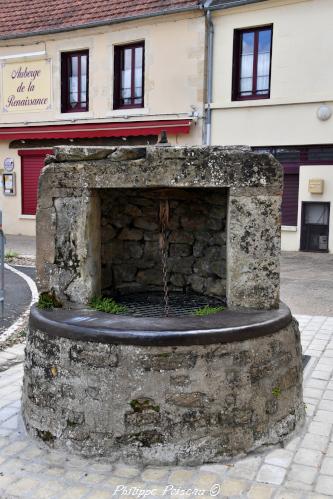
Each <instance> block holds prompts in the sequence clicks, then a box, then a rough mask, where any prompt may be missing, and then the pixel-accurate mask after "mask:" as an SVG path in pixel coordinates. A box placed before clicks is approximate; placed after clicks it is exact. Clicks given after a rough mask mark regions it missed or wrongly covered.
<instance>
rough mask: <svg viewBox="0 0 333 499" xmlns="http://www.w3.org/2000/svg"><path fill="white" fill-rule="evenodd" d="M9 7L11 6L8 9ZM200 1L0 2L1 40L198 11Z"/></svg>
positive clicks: (62, 0)
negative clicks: (184, 10) (150, 16)
mask: <svg viewBox="0 0 333 499" xmlns="http://www.w3.org/2000/svg"><path fill="white" fill-rule="evenodd" d="M9 3H10V5H8V4H9ZM200 3H201V2H200V0H131V1H128V0H93V1H92V0H48V1H47V2H45V0H12V1H11V2H8V0H0V38H15V36H22V35H25V34H38V33H45V32H46V31H49V30H50V31H62V30H67V29H71V28H78V27H80V26H85V25H89V24H90V23H94V22H100V23H101V24H102V23H103V22H105V23H106V24H107V23H108V22H110V21H111V22H112V21H117V20H121V19H127V18H131V17H136V16H141V15H142V16H144V15H150V14H159V13H160V14H162V13H165V12H172V11H174V10H178V9H183V8H185V9H186V8H189V9H191V8H198V7H199V5H200Z"/></svg>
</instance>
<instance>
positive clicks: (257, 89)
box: [232, 26, 273, 100]
mask: <svg viewBox="0 0 333 499" xmlns="http://www.w3.org/2000/svg"><path fill="white" fill-rule="evenodd" d="M272 32H273V27H272V26H263V27H260V28H252V29H245V30H235V36H234V65H233V89H232V100H246V99H269V97H270V84H271V58H272Z"/></svg>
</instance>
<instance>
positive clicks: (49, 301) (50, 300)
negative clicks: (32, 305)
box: [37, 293, 62, 310]
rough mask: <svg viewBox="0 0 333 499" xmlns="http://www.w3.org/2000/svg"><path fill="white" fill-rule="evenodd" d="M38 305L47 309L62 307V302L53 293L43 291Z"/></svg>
mask: <svg viewBox="0 0 333 499" xmlns="http://www.w3.org/2000/svg"><path fill="white" fill-rule="evenodd" d="M37 307H38V308H40V309H42V310H47V309H51V308H61V307H62V304H61V303H60V301H59V300H57V298H56V297H55V296H54V295H52V294H51V293H41V294H40V295H39V300H38V302H37Z"/></svg>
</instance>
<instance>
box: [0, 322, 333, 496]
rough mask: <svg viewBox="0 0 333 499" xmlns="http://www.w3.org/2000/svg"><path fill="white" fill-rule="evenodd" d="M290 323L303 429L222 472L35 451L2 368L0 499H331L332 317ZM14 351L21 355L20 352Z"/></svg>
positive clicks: (13, 370)
mask: <svg viewBox="0 0 333 499" xmlns="http://www.w3.org/2000/svg"><path fill="white" fill-rule="evenodd" d="M297 319H298V320H299V322H300V327H301V330H302V343H303V351H304V353H305V354H307V355H311V359H310V361H309V363H308V365H307V367H306V369H305V373H304V377H305V380H304V395H305V402H306V406H307V407H306V411H307V423H306V427H305V428H304V430H303V431H302V434H301V435H298V436H296V437H295V438H294V439H293V440H292V441H291V442H290V443H289V444H288V445H287V446H286V447H285V448H279V449H274V450H270V451H267V452H265V453H262V454H255V455H252V456H249V457H247V458H245V459H242V460H239V461H236V462H234V463H228V464H226V465H205V466H201V467H197V468H187V467H183V466H182V467H160V468H156V467H147V468H145V469H144V470H142V469H139V468H137V467H135V466H128V465H122V464H115V465H111V464H108V463H105V462H98V461H97V460H91V459H89V460H88V459H83V458H80V457H77V456H74V455H72V454H70V453H68V454H64V453H62V452H59V451H53V450H49V449H46V448H40V447H39V446H38V445H37V444H36V443H35V442H34V441H32V440H31V439H30V438H29V437H27V436H26V435H25V434H24V431H23V429H22V427H20V429H18V419H19V418H18V415H19V410H20V392H21V383H22V372H23V366H22V364H20V365H14V366H13V367H10V368H9V369H8V370H6V371H4V372H2V373H0V497H1V498H2V499H9V498H21V497H22V498H25V497H26V498H31V499H32V498H33V499H38V498H42V499H46V498H53V499H65V498H67V499H75V498H96V499H103V498H111V497H122V498H128V497H144V495H143V494H146V496H145V497H150V498H155V497H176V498H180V497H196V496H198V495H199V494H198V492H197V493H195V491H194V489H197V491H200V492H202V491H205V492H202V494H203V495H202V494H201V493H200V495H199V496H200V497H206V498H209V497H222V498H234V499H236V498H237V499H240V498H248V499H273V498H274V499H325V498H326V499H327V498H328V497H333V374H332V373H333V317H331V318H330V317H311V316H298V317H297ZM14 348H16V349H17V353H18V354H19V355H20V354H22V352H23V346H18V347H14ZM6 353H7V355H8V351H6V352H3V354H4V355H5V354H6ZM9 354H13V350H10V351H9ZM18 359H19V360H20V358H18ZM16 360H17V358H16ZM16 360H15V357H14V359H12V362H13V363H14V362H16ZM2 361H3V359H2V358H1V357H0V363H1V362H2ZM9 364H10V361H9V360H8V358H7V366H8V365H9ZM181 490H183V491H184V490H185V492H186V491H187V495H182V492H181ZM191 490H192V494H191V493H190V492H191ZM140 494H141V495H140Z"/></svg>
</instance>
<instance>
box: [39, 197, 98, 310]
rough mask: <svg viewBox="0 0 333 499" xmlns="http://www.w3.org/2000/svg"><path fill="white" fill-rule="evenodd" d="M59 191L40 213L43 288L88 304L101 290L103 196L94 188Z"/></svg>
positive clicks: (41, 278) (40, 278)
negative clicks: (101, 214)
mask: <svg viewBox="0 0 333 499" xmlns="http://www.w3.org/2000/svg"><path fill="white" fill-rule="evenodd" d="M67 191H68V192H67ZM57 194H58V196H57V197H54V198H52V197H51V200H52V202H50V206H48V207H45V208H44V207H43V206H40V207H39V210H38V215H37V225H38V228H39V233H38V238H37V269H38V275H39V280H38V285H39V291H40V292H52V293H54V295H55V296H56V297H57V298H58V299H59V300H60V301H62V302H63V301H67V300H68V301H71V302H75V303H82V304H84V303H87V302H88V301H89V300H90V299H91V298H92V297H93V296H94V295H99V294H100V290H101V270H100V266H101V235H100V226H101V224H100V200H99V196H98V194H97V192H96V191H94V190H88V191H82V190H77V191H73V190H71V192H69V190H67V189H63V190H62V191H61V195H59V194H60V193H59V192H58V193H57ZM44 199H45V198H44ZM41 228H42V230H41Z"/></svg>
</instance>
